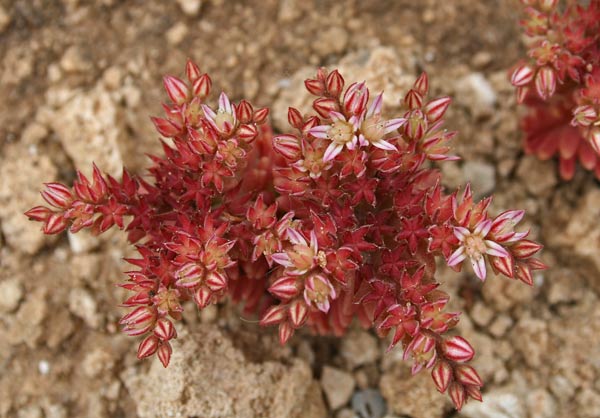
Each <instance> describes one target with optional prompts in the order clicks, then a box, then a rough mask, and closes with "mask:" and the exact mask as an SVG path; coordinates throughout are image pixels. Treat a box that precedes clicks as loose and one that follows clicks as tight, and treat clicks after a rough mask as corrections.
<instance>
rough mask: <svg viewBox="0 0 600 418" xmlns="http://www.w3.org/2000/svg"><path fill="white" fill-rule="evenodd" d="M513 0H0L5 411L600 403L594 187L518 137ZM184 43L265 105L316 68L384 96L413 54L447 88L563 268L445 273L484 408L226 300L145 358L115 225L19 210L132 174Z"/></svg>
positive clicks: (460, 168) (237, 93)
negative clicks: (454, 400) (516, 277)
mask: <svg viewBox="0 0 600 418" xmlns="http://www.w3.org/2000/svg"><path fill="white" fill-rule="evenodd" d="M516 6H517V1H516V0H514V1H513V0H503V1H500V0H494V1H492V0H488V1H483V2H482V1H476V0H447V1H444V2H440V1H438V0H422V1H411V0H398V1H370V2H363V1H359V0H355V1H351V0H349V1H337V2H334V1H316V0H313V1H300V0H281V1H274V0H253V1H243V2H242V1H239V2H238V1H225V0H177V1H173V2H166V1H161V0H152V1H142V0H138V1H134V0H128V1H125V0H124V1H119V0H95V1H92V0H90V1H79V0H61V1H58V0H57V1H50V0H0V68H1V71H0V97H2V100H1V101H0V226H1V235H0V417H17V418H42V417H46V418H66V417H95V418H102V417H135V416H139V417H142V418H150V417H168V416H174V417H248V418H250V417H273V418H274V417H327V416H333V417H337V418H351V417H359V418H381V417H384V416H387V417H388V418H392V417H397V418H398V417H413V418H437V417H450V416H455V417H465V418H482V417H483V418H501V417H506V418H509V417H510V418H521V417H522V418H525V417H530V418H534V417H535V418H550V417H580V418H586V417H589V418H592V417H598V416H600V304H599V303H598V298H599V292H600V257H598V256H597V253H598V249H599V248H600V226H599V224H598V222H597V220H598V219H599V215H600V189H599V188H598V184H597V182H596V181H595V180H594V179H593V178H592V177H591V176H590V175H588V174H587V173H583V172H579V173H578V174H577V175H576V177H575V179H574V180H573V181H572V182H570V183H568V184H564V183H561V182H560V181H559V180H558V178H557V176H556V174H555V172H556V170H555V169H556V167H555V165H554V163H553V162H540V161H537V160H536V159H533V158H531V157H527V156H524V155H523V154H522V152H521V150H520V134H519V130H518V121H517V109H516V107H515V102H514V98H513V94H512V93H513V92H512V89H511V87H510V85H509V83H508V82H507V79H506V73H507V69H508V67H509V66H510V65H511V64H512V63H513V62H515V61H516V60H517V59H518V57H519V56H520V55H521V54H522V53H523V48H522V45H521V37H520V33H519V28H518V25H517V20H518V11H519V9H518V7H516ZM187 57H192V58H194V59H195V60H197V61H198V62H199V63H200V64H201V67H202V69H203V70H204V71H208V72H209V73H210V74H211V76H212V77H213V81H214V85H215V86H216V88H217V89H224V90H226V91H228V92H230V93H231V96H232V97H233V98H234V99H240V98H242V96H243V97H246V98H248V99H251V100H252V101H253V102H254V103H256V104H258V105H267V104H269V103H275V105H274V106H273V109H272V117H273V121H274V125H275V127H276V128H282V127H283V124H284V123H285V115H286V113H285V112H286V109H287V106H288V105H290V104H295V105H297V106H303V105H306V104H307V103H308V101H307V98H306V96H304V95H303V93H301V91H302V86H301V81H302V80H303V78H304V77H306V76H307V75H309V74H310V73H311V71H313V70H314V68H315V67H316V66H319V65H325V66H328V67H334V66H336V67H338V66H339V67H340V68H341V69H342V70H343V74H344V75H346V78H347V79H354V78H356V79H361V80H362V79H366V80H367V81H368V82H369V83H370V84H371V85H372V86H373V88H374V89H375V90H377V89H385V91H386V94H387V99H388V100H389V102H388V103H386V106H388V109H390V108H392V109H393V107H394V106H396V105H397V100H398V99H399V98H400V95H401V94H402V92H403V91H404V90H405V89H406V87H407V86H408V85H410V83H411V82H412V80H413V79H414V77H415V76H416V75H417V74H418V72H420V71H421V70H422V69H426V70H427V71H428V72H429V74H430V77H431V80H432V84H433V89H434V91H435V92H436V93H440V94H441V93H443V94H450V95H452V96H453V97H454V99H455V102H454V105H453V106H452V108H451V110H450V112H449V117H448V119H449V124H450V127H451V128H454V129H459V131H460V135H459V137H458V139H457V142H456V152H457V153H458V154H459V155H461V156H462V157H463V158H464V162H459V163H456V164H446V165H445V166H444V167H443V171H444V175H445V178H446V182H447V185H448V186H450V187H455V186H456V185H458V184H461V183H464V182H466V181H471V182H472V183H473V186H474V188H475V190H476V192H477V193H478V194H479V195H480V196H482V195H486V194H489V193H491V192H494V193H495V195H496V199H495V201H494V204H493V209H494V210H496V211H501V210H503V209H505V208H509V207H517V208H525V209H527V218H526V222H527V224H528V226H530V227H531V229H532V234H533V236H534V237H536V238H538V239H539V240H540V241H542V242H543V243H544V244H545V245H546V249H545V250H544V253H543V256H542V258H543V259H544V261H545V262H546V263H547V264H549V265H550V266H551V268H550V269H549V270H548V271H547V272H544V273H543V274H539V275H537V276H536V277H535V281H536V285H535V287H534V288H527V287H525V286H524V285H520V284H519V283H515V282H510V281H507V280H502V279H500V278H496V277H491V278H489V279H488V281H487V282H486V283H485V285H484V286H483V287H482V286H480V284H479V283H478V281H477V280H475V279H474V278H473V277H472V276H471V274H470V273H469V272H465V273H463V274H462V275H456V274H453V273H452V274H451V272H445V271H442V272H441V279H442V282H444V283H445V286H446V287H447V288H449V289H450V292H451V293H452V294H453V296H454V305H455V307H456V308H458V309H461V310H464V311H465V315H464V316H463V318H462V321H461V325H460V328H461V332H462V333H463V335H465V336H466V337H468V338H469V339H470V341H472V342H473V345H474V346H475V347H476V349H477V352H478V355H477V357H476V360H475V364H476V366H478V369H479V371H480V373H481V374H482V377H483V378H484V380H485V381H486V386H485V388H484V389H485V390H484V399H485V403H484V404H479V403H469V404H468V405H467V406H466V407H465V408H464V409H463V411H462V412H461V413H460V414H457V413H455V412H453V411H452V408H451V406H450V404H449V402H448V401H447V400H446V399H445V397H443V396H441V395H439V394H438V393H437V392H436V390H435V389H434V387H433V384H432V383H431V382H430V379H429V376H427V375H426V374H422V375H417V376H415V377H412V378H410V377H409V372H408V370H407V367H406V366H405V365H404V364H403V363H402V361H401V359H400V353H399V352H398V351H393V352H391V353H389V354H385V348H386V342H384V341H378V340H377V339H376V338H375V337H374V336H373V335H372V334H371V333H369V332H366V331H363V330H361V329H358V328H356V329H354V330H353V331H352V332H350V333H349V334H348V335H347V336H346V337H344V338H342V339H334V338H323V337H320V338H316V337H312V336H310V335H308V334H300V335H299V336H296V337H294V338H293V340H292V342H291V344H289V345H288V346H287V347H284V348H281V347H279V345H278V344H277V343H276V337H275V336H274V333H273V330H270V329H269V330H264V329H261V328H259V327H258V326H257V325H256V324H255V323H253V322H248V321H246V320H242V319H241V318H240V315H239V314H238V313H237V312H236V311H235V310H234V309H232V308H231V307H229V306H220V307H211V308H210V309H207V310H205V311H203V312H202V314H200V315H198V314H197V313H195V311H194V310H193V309H188V310H187V313H186V315H185V325H184V326H181V327H180V330H181V331H180V336H181V338H179V339H178V340H177V343H176V344H177V346H176V347H175V354H174V357H173V359H172V364H171V366H170V367H169V368H168V369H167V370H166V371H165V370H163V368H162V366H160V365H159V364H158V362H157V361H156V360H152V361H144V362H139V361H137V360H136V358H135V348H136V344H137V342H136V340H135V339H134V338H127V337H124V336H122V335H121V334H120V333H119V332H118V329H117V325H116V323H117V320H118V318H119V317H120V315H121V314H122V309H121V308H118V307H117V305H118V303H119V302H120V301H121V300H122V299H123V293H122V292H123V291H122V289H119V288H116V287H115V286H114V284H115V283H117V282H118V281H119V280H120V279H119V278H120V277H121V271H122V270H123V269H124V268H125V265H124V262H123V261H122V258H123V257H124V256H126V255H127V254H129V253H130V251H131V250H130V249H129V248H128V247H127V245H126V243H125V242H124V241H123V240H122V237H121V236H120V235H119V234H108V235H106V236H104V237H102V238H101V239H97V238H93V237H90V236H87V235H83V234H78V235H76V236H70V235H69V236H66V235H65V236H60V237H44V236H43V235H42V234H41V233H40V232H39V226H38V225H37V224H32V223H29V222H28V221H27V220H26V219H25V217H24V216H23V215H22V213H23V212H24V211H25V210H27V209H28V208H29V207H31V206H34V205H36V204H39V203H40V198H39V195H38V189H39V187H40V184H41V183H42V182H43V181H49V180H55V179H56V180H62V181H66V182H69V181H71V180H72V179H73V176H74V167H81V168H84V169H87V168H88V167H90V165H91V162H92V161H95V162H96V163H97V164H98V165H99V166H100V167H101V168H102V170H103V171H106V172H109V173H113V174H117V173H118V172H119V170H120V167H121V166H122V165H123V164H125V165H126V166H127V167H129V168H130V169H131V170H133V171H137V172H141V171H142V170H143V167H144V166H145V165H146V164H147V160H146V158H145V156H144V153H147V152H152V151H156V150H157V144H158V142H157V141H156V134H155V133H154V129H153V127H152V125H151V123H150V121H149V118H148V116H149V115H151V114H154V115H156V114H159V113H160V111H161V109H160V100H162V98H163V92H162V88H161V83H160V78H161V75H162V74H165V73H170V74H181V69H182V66H183V64H184V62H185V59H186V58H187Z"/></svg>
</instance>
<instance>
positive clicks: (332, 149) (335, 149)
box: [323, 142, 344, 163]
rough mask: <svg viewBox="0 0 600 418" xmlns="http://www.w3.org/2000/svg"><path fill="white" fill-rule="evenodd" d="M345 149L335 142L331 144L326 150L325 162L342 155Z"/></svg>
mask: <svg viewBox="0 0 600 418" xmlns="http://www.w3.org/2000/svg"><path fill="white" fill-rule="evenodd" d="M343 148H344V146H343V145H340V144H336V143H335V142H332V143H331V144H329V146H328V147H327V149H326V150H325V154H324V155H323V162H324V163H326V162H328V161H331V160H333V159H334V158H335V157H337V156H338V155H339V154H340V152H342V149H343Z"/></svg>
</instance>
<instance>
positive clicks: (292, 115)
mask: <svg viewBox="0 0 600 418" xmlns="http://www.w3.org/2000/svg"><path fill="white" fill-rule="evenodd" d="M288 123H289V124H290V126H293V127H294V128H296V129H302V125H303V124H304V118H303V117H302V113H300V111H299V110H298V109H295V108H293V107H290V108H288Z"/></svg>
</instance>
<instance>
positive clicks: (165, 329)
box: [154, 318, 177, 341]
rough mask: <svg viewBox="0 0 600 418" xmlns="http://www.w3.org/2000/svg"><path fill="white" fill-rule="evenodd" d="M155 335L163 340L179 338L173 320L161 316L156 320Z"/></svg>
mask: <svg viewBox="0 0 600 418" xmlns="http://www.w3.org/2000/svg"><path fill="white" fill-rule="evenodd" d="M154 335H156V336H157V337H158V338H160V339H161V340H163V341H168V340H171V339H173V338H177V331H175V326H174V325H173V323H172V322H171V321H169V320H168V319H166V318H161V319H159V320H158V321H156V325H155V326H154Z"/></svg>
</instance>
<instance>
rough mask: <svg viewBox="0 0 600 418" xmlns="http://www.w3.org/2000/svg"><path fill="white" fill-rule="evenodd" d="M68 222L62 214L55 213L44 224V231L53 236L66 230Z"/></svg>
mask: <svg viewBox="0 0 600 418" xmlns="http://www.w3.org/2000/svg"><path fill="white" fill-rule="evenodd" d="M67 225H68V224H67V220H66V219H65V218H64V216H63V214H62V213H53V214H51V215H50V216H48V218H47V219H46V222H44V227H43V228H42V230H43V231H44V234H48V235H52V234H58V233H60V232H62V231H64V230H65V228H66V227H67Z"/></svg>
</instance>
